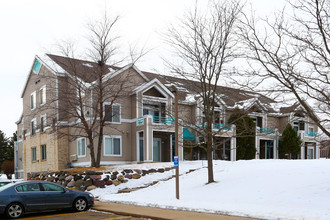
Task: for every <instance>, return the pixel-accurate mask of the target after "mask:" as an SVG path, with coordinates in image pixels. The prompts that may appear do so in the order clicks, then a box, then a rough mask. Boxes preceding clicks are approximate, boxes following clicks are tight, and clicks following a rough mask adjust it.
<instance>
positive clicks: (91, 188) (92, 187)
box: [86, 185, 96, 191]
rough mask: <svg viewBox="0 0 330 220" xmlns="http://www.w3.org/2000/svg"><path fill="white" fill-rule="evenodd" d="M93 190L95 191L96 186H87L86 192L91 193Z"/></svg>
mask: <svg viewBox="0 0 330 220" xmlns="http://www.w3.org/2000/svg"><path fill="white" fill-rule="evenodd" d="M93 189H96V186H94V185H91V186H88V187H87V189H86V190H87V191H91V190H93Z"/></svg>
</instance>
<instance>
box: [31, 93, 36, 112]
mask: <svg viewBox="0 0 330 220" xmlns="http://www.w3.org/2000/svg"><path fill="white" fill-rule="evenodd" d="M30 107H31V110H33V109H35V108H36V107H37V96H36V91H34V92H32V93H31V95H30Z"/></svg>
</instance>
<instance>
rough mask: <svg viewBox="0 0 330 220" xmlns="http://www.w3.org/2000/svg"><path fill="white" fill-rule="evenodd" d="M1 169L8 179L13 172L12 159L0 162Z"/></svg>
mask: <svg viewBox="0 0 330 220" xmlns="http://www.w3.org/2000/svg"><path fill="white" fill-rule="evenodd" d="M1 170H2V171H3V173H4V174H6V175H7V178H8V179H11V174H13V173H14V161H13V160H7V161H5V162H3V163H2V165H1Z"/></svg>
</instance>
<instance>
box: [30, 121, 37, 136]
mask: <svg viewBox="0 0 330 220" xmlns="http://www.w3.org/2000/svg"><path fill="white" fill-rule="evenodd" d="M36 132H37V119H36V118H34V119H32V120H31V135H34V134H35V133H36Z"/></svg>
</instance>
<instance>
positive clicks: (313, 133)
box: [305, 131, 317, 137]
mask: <svg viewBox="0 0 330 220" xmlns="http://www.w3.org/2000/svg"><path fill="white" fill-rule="evenodd" d="M305 136H306V137H317V132H313V131H305Z"/></svg>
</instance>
